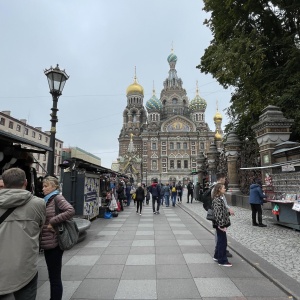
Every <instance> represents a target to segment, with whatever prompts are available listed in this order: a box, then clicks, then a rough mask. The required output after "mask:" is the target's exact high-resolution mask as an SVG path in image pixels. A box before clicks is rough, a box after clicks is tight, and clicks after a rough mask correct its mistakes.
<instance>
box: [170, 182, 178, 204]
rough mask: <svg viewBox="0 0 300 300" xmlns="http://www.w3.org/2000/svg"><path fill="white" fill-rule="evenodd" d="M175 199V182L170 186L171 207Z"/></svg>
mask: <svg viewBox="0 0 300 300" xmlns="http://www.w3.org/2000/svg"><path fill="white" fill-rule="evenodd" d="M176 197H177V190H176V185H175V182H173V183H172V186H171V201H172V206H173V207H174V206H175V204H176Z"/></svg>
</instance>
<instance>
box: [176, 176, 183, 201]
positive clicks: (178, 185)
mask: <svg viewBox="0 0 300 300" xmlns="http://www.w3.org/2000/svg"><path fill="white" fill-rule="evenodd" d="M176 191H177V198H178V202H179V203H182V191H183V187H182V185H181V182H180V181H179V182H178V184H177V185H176Z"/></svg>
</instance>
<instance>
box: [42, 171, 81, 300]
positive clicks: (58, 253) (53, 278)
mask: <svg viewBox="0 0 300 300" xmlns="http://www.w3.org/2000/svg"><path fill="white" fill-rule="evenodd" d="M43 193H44V195H45V197H44V200H45V202H46V222H45V224H44V226H43V229H42V236H41V243H40V246H41V248H42V249H44V255H45V260H46V264H47V268H48V275H49V281H50V300H61V299H62V294H63V286H62V280H61V268H62V256H63V252H64V251H63V250H61V249H60V248H59V245H58V241H57V225H58V224H59V223H61V222H63V221H66V220H68V219H71V218H72V217H73V216H74V214H75V210H74V208H73V206H72V205H71V204H70V203H69V202H68V201H67V200H66V199H65V198H64V197H63V196H62V195H60V193H59V183H58V180H57V179H56V178H54V177H50V176H49V177H46V178H45V179H44V180H43ZM55 203H56V205H57V207H58V209H59V213H58V214H56V213H55Z"/></svg>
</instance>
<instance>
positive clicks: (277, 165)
mask: <svg viewBox="0 0 300 300" xmlns="http://www.w3.org/2000/svg"><path fill="white" fill-rule="evenodd" d="M287 165H300V159H295V160H289V161H284V162H281V163H276V164H273V165H269V166H262V167H248V168H240V170H259V169H271V168H277V167H282V166H287Z"/></svg>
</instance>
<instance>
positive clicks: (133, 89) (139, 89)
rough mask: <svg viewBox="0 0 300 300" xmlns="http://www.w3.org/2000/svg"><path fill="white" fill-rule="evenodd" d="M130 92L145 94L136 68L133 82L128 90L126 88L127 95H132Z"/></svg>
mask: <svg viewBox="0 0 300 300" xmlns="http://www.w3.org/2000/svg"><path fill="white" fill-rule="evenodd" d="M130 94H141V95H144V88H143V87H142V86H141V85H140V84H139V83H138V82H137V78H136V69H135V74H134V80H133V83H132V84H131V85H129V86H128V88H127V90H126V95H130Z"/></svg>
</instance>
